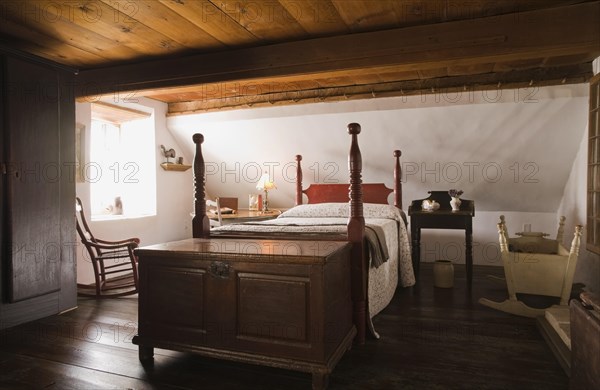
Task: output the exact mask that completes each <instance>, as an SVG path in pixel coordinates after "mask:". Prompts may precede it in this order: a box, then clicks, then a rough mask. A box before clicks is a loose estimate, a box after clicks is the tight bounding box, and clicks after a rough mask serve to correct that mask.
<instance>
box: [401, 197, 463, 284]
mask: <svg viewBox="0 0 600 390" xmlns="http://www.w3.org/2000/svg"><path fill="white" fill-rule="evenodd" d="M429 194H430V195H429V197H428V198H425V199H427V200H435V201H436V202H438V203H439V204H440V208H439V209H438V210H435V211H427V210H423V209H422V208H421V204H422V203H423V201H424V200H425V199H419V200H413V201H412V202H411V204H410V206H409V208H408V215H409V216H410V225H411V227H410V234H411V239H412V263H413V268H414V271H415V275H416V276H418V274H419V265H420V263H421V229H464V230H465V263H466V268H467V287H468V288H469V289H470V288H471V285H472V282H473V217H474V216H475V202H474V201H472V200H466V199H461V201H462V203H461V205H460V210H458V211H452V208H451V207H450V195H449V194H448V192H447V191H429Z"/></svg>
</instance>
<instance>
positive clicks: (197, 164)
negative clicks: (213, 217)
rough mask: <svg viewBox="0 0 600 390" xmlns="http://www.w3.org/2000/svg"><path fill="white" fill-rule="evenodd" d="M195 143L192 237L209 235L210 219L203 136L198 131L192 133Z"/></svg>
mask: <svg viewBox="0 0 600 390" xmlns="http://www.w3.org/2000/svg"><path fill="white" fill-rule="evenodd" d="M192 139H193V140H194V143H195V144H196V156H195V157H194V218H192V236H193V237H194V238H200V237H208V236H209V235H210V221H209V220H208V216H207V215H206V199H205V190H204V184H205V182H206V178H205V173H206V171H205V166H204V156H202V146H201V145H202V143H203V142H204V136H203V135H202V134H200V133H196V134H194V135H193V137H192Z"/></svg>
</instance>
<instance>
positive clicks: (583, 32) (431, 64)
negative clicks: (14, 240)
mask: <svg viewBox="0 0 600 390" xmlns="http://www.w3.org/2000/svg"><path fill="white" fill-rule="evenodd" d="M599 14H600V1H595V2H588V3H582V4H576V5H572V6H566V7H557V8H549V9H543V10H536V11H528V12H522V13H516V14H507V15H500V16H492V17H488V18H480V19H470V20H462V21H455V22H447V23H440V24H432V25H425V26H415V27H408V28H402V29H394V30H386V31H377V32H369V33H360V34H351V35H345V36H336V37H328V38H319V39H310V40H303V41H296V42H291V43H282V44H275V45H269V46H262V47H255V48H247V49H239V50H232V51H226V52H218V53H209V54H203V55H196V56H190V57H183V58H178V59H165V60H156V61H150V62H144V63H139V64H131V65H123V66H116V67H109V68H102V69H95V70H87V71H82V72H81V74H80V77H79V78H78V80H77V87H78V88H77V96H89V95H97V94H108V93H115V92H120V91H138V90H145V89H157V88H166V87H175V86H182V85H190V84H202V83H210V82H224V81H232V80H246V79H253V78H257V77H277V76H284V75H286V76H287V75H300V74H303V75H309V74H318V73H322V72H330V73H332V74H335V73H336V72H338V71H351V70H355V71H356V70H358V69H363V68H369V69H377V68H380V67H383V68H385V67H390V66H394V67H397V68H398V69H399V70H419V69H433V68H440V66H452V65H469V64H475V63H481V62H486V61H487V62H498V61H510V60H523V59H528V58H538V57H544V56H556V55H573V54H579V53H593V54H594V55H596V56H598V55H600V24H599V23H598V17H597V16H598V15H599Z"/></svg>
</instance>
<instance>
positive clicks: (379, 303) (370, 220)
mask: <svg viewBox="0 0 600 390" xmlns="http://www.w3.org/2000/svg"><path fill="white" fill-rule="evenodd" d="M363 214H364V216H365V225H366V226H370V227H374V230H375V231H383V237H382V238H380V239H381V240H382V242H384V243H385V245H386V247H387V254H388V255H389V258H388V259H387V261H384V262H383V264H382V265H380V266H378V267H374V266H371V264H370V266H369V278H368V306H367V307H368V311H369V313H368V314H369V315H368V318H369V323H368V325H369V329H370V330H371V332H372V333H373V335H374V336H375V337H379V335H378V334H377V332H376V331H375V329H374V327H373V323H372V321H371V319H372V318H373V317H374V316H375V315H377V314H378V313H379V312H380V311H381V310H383V309H384V308H385V307H386V306H387V305H388V304H389V303H390V301H391V299H392V297H393V296H394V292H395V291H396V287H397V285H398V282H400V285H401V286H402V287H408V286H412V285H414V284H415V276H414V272H413V267H412V260H411V251H410V242H409V239H408V233H407V231H406V225H405V223H404V220H405V216H404V215H403V213H402V212H401V211H400V210H398V209H397V208H396V207H393V206H389V205H379V204H365V205H364V208H363ZM348 215H349V207H348V204H347V203H320V204H314V205H301V206H297V207H294V208H292V209H290V210H288V211H286V212H284V213H282V214H281V215H280V216H279V217H278V218H276V219H273V220H270V221H262V222H250V223H241V224H231V225H225V226H222V227H219V228H216V229H215V230H218V231H231V232H260V233H282V232H285V233H286V234H287V233H292V234H295V233H298V234H303V233H304V234H306V233H310V234H331V233H335V234H344V233H346V231H347V223H348Z"/></svg>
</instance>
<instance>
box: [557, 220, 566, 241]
mask: <svg viewBox="0 0 600 390" xmlns="http://www.w3.org/2000/svg"><path fill="white" fill-rule="evenodd" d="M566 219H567V218H566V217H565V216H564V215H563V216H561V217H560V219H559V221H558V230H557V231H556V241H557V242H558V243H560V244H562V242H563V237H564V235H565V220H566Z"/></svg>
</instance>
